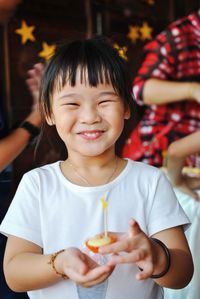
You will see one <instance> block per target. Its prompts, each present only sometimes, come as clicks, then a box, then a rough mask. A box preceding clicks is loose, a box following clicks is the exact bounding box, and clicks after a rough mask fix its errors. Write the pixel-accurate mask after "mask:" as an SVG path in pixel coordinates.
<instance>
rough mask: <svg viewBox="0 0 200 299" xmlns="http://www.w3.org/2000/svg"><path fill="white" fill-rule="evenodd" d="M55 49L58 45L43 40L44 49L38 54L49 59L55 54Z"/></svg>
mask: <svg viewBox="0 0 200 299" xmlns="http://www.w3.org/2000/svg"><path fill="white" fill-rule="evenodd" d="M55 50H56V45H48V44H47V43H46V42H43V43H42V51H41V52H39V54H38V56H39V57H42V58H44V59H45V60H46V61H48V60H49V59H50V58H51V56H53V55H54V53H55Z"/></svg>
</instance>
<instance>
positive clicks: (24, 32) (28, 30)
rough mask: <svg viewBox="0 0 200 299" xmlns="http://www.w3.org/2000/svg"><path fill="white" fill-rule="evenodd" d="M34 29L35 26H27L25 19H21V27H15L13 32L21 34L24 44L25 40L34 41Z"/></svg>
mask: <svg viewBox="0 0 200 299" xmlns="http://www.w3.org/2000/svg"><path fill="white" fill-rule="evenodd" d="M34 30H35V26H28V25H27V23H26V21H25V20H22V22H21V27H20V28H18V29H16V30H15V32H16V33H17V34H19V35H21V42H22V44H23V45H24V44H25V43H26V42H27V41H29V40H30V41H32V42H34V41H35V37H34V35H33V31H34Z"/></svg>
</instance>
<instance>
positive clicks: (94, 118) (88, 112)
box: [80, 107, 101, 124]
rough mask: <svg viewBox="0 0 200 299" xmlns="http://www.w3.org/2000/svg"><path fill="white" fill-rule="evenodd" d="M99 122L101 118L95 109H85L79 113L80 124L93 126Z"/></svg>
mask: <svg viewBox="0 0 200 299" xmlns="http://www.w3.org/2000/svg"><path fill="white" fill-rule="evenodd" d="M100 120H101V116H100V114H99V112H98V109H97V108H96V107H85V108H84V109H82V111H81V115H80V122H81V123H87V124H94V123H97V122H99V121H100Z"/></svg>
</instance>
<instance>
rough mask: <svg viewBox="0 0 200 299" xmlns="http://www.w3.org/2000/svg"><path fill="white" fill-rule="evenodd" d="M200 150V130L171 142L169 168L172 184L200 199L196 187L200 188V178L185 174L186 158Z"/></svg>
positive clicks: (168, 159)
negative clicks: (183, 171)
mask: <svg viewBox="0 0 200 299" xmlns="http://www.w3.org/2000/svg"><path fill="white" fill-rule="evenodd" d="M199 152H200V131H197V132H195V133H193V134H190V135H188V136H186V137H184V138H181V139H179V140H177V141H174V142H173V143H171V145H170V146H169V148H168V158H167V170H168V174H169V178H170V180H171V182H172V184H173V185H174V186H175V187H177V188H179V189H180V190H181V191H182V192H184V193H186V194H188V195H189V196H191V197H192V198H194V199H195V200H200V199H199V196H198V194H197V193H196V192H195V191H194V189H197V188H200V178H195V177H194V178H191V177H187V176H186V175H183V173H182V170H183V167H184V164H185V159H186V158H187V156H189V155H193V154H196V153H199Z"/></svg>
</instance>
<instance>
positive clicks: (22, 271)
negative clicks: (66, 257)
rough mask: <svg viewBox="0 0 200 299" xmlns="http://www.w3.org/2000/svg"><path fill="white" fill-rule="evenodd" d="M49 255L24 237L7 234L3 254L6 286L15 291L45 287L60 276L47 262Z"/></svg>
mask: <svg viewBox="0 0 200 299" xmlns="http://www.w3.org/2000/svg"><path fill="white" fill-rule="evenodd" d="M49 260H50V255H43V254H42V248H40V247H39V246H37V245H36V244H34V243H32V242H29V241H26V240H24V239H21V238H18V237H14V236H9V237H8V240H7V244H6V250H5V256H4V274H5V278H6V282H7V284H8V286H9V287H10V288H11V289H12V290H13V291H15V292H26V291H29V290H33V289H39V288H44V287H47V286H48V285H51V284H53V283H55V282H57V281H59V280H61V277H59V275H57V274H56V273H55V271H53V269H52V267H51V266H50V265H49V264H48V262H49Z"/></svg>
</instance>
